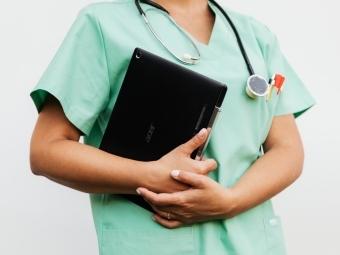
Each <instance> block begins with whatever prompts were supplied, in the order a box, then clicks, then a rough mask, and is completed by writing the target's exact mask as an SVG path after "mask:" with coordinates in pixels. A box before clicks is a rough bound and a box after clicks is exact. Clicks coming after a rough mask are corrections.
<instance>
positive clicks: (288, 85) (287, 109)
mask: <svg viewBox="0 0 340 255" xmlns="http://www.w3.org/2000/svg"><path fill="white" fill-rule="evenodd" d="M271 36H272V38H271V45H270V51H269V54H268V56H267V59H266V60H267V66H268V69H269V73H270V75H272V74H281V75H283V76H284V77H285V81H284V83H283V89H282V92H281V93H280V95H279V97H278V102H277V105H276V109H275V112H274V115H275V116H280V115H286V114H291V113H292V114H294V116H295V118H297V117H298V116H300V115H301V114H303V113H304V112H305V111H307V110H308V109H309V108H310V107H312V106H313V105H314V104H315V100H314V98H313V97H312V95H311V94H310V92H309V91H308V89H307V88H306V87H305V85H304V84H303V82H302V81H301V79H300V78H299V77H298V75H297V74H296V73H295V71H294V70H293V68H292V67H291V65H290V64H289V63H288V61H287V59H286V58H285V57H284V56H283V54H282V52H281V50H280V47H279V43H278V41H277V38H276V36H275V35H273V34H271ZM273 93H276V90H274V91H273Z"/></svg>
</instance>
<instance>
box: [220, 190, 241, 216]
mask: <svg viewBox="0 0 340 255" xmlns="http://www.w3.org/2000/svg"><path fill="white" fill-rule="evenodd" d="M224 193H225V195H224V198H225V199H224V203H223V204H224V205H225V206H224V218H225V219H230V218H233V217H235V216H236V215H238V214H239V202H240V198H239V197H238V195H237V193H236V192H235V190H233V189H232V188H224Z"/></svg>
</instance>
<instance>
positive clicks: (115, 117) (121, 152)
mask: <svg viewBox="0 0 340 255" xmlns="http://www.w3.org/2000/svg"><path fill="white" fill-rule="evenodd" d="M226 92H227V86H226V85H225V84H222V83H220V82H218V81H215V80H213V79H211V78H209V77H206V76H203V75H201V74H199V73H197V72H194V71H192V70H190V69H188V68H186V67H183V66H180V65H179V64H176V63H173V62H171V61H169V60H166V59H163V58H161V57H159V56H157V55H154V54H152V53H150V52H148V51H145V50H143V49H140V48H136V49H135V50H134V52H133V54H132V57H131V60H130V64H129V67H128V70H127V72H126V75H125V78H124V81H123V84H122V87H121V89H120V91H119V95H118V98H117V101H116V103H115V105H114V108H113V111H112V114H111V117H110V120H109V122H108V125H107V128H106V130H105V133H104V136H103V139H102V142H101V144H100V147H99V148H100V149H101V150H104V151H106V152H109V153H112V154H115V155H118V156H121V157H125V158H130V159H134V160H139V161H153V160H157V159H159V158H161V157H162V156H164V155H165V154H167V153H168V152H170V151H171V150H173V149H174V148H176V147H177V146H179V145H180V144H182V143H185V142H187V141H188V140H189V139H191V138H192V137H193V136H194V135H195V134H196V133H198V132H199V131H200V130H201V129H202V128H208V129H209V130H211V129H212V128H213V125H214V123H215V121H216V118H217V116H218V113H219V112H220V107H221V105H222V102H223V99H224V97H225V94H226ZM210 133H211V132H210ZM206 145H207V142H206V143H205V144H204V145H203V146H201V147H200V148H198V149H197V150H195V151H194V152H193V153H192V155H191V157H192V158H193V159H201V158H202V157H203V153H204V149H205V147H206ZM129 171H133V169H131V170H129ZM122 196H123V197H125V198H127V199H129V200H131V201H132V202H134V203H136V204H138V205H139V206H142V207H143V208H145V209H147V210H150V211H153V210H152V208H151V207H150V206H149V204H147V203H146V202H145V200H144V199H143V198H142V197H141V196H137V195H122Z"/></svg>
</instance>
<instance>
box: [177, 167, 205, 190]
mask: <svg viewBox="0 0 340 255" xmlns="http://www.w3.org/2000/svg"><path fill="white" fill-rule="evenodd" d="M171 176H172V178H174V179H175V180H177V181H180V182H183V183H186V184H189V185H190V186H192V187H195V188H203V187H204V182H205V181H207V180H209V178H207V177H206V176H204V175H200V174H195V173H191V172H188V171H180V170H172V171H171Z"/></svg>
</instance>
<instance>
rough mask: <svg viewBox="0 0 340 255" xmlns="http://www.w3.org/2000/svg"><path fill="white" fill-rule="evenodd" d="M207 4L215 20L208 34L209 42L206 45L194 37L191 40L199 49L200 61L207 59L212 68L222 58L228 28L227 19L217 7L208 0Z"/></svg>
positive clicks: (217, 64)
mask: <svg viewBox="0 0 340 255" xmlns="http://www.w3.org/2000/svg"><path fill="white" fill-rule="evenodd" d="M208 4H209V6H210V8H211V10H212V11H213V12H214V14H215V22H214V26H213V30H212V32H211V35H210V39H209V43H208V45H206V44H203V43H201V42H199V41H197V40H196V39H195V38H193V40H194V42H195V43H196V45H197V46H198V48H199V50H200V51H201V54H202V57H201V60H200V61H201V62H203V61H204V62H206V61H207V62H209V64H210V65H212V67H213V68H218V66H219V64H220V62H221V61H222V59H223V53H224V51H225V48H226V46H227V41H228V38H229V36H230V30H229V26H228V23H227V21H226V20H225V18H224V16H223V15H222V14H221V13H220V11H219V10H218V9H217V7H216V6H215V5H214V4H212V3H211V2H209V1H208ZM199 64H200V63H198V65H199Z"/></svg>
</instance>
